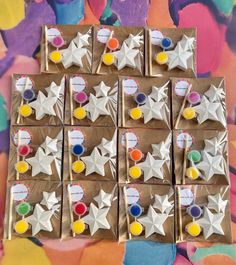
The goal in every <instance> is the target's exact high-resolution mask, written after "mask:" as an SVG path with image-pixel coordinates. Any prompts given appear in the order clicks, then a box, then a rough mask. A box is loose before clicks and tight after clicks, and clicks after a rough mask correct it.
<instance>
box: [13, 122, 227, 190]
mask: <svg viewBox="0 0 236 265" xmlns="http://www.w3.org/2000/svg"><path fill="white" fill-rule="evenodd" d="M63 143H64V145H63ZM227 143H228V139H227V131H217V130H185V131H182V130H174V131H173V140H172V132H170V131H169V130H154V129H143V128H139V129H138V128H136V129H124V128H123V129H121V128H120V129H119V130H117V129H115V128H113V127H109V128H107V127H82V126H81V127H75V126H66V127H64V139H63V129H62V128H61V127H37V126H32V127H19V126H12V128H11V143H10V156H9V171H8V172H9V173H8V180H40V179H41V180H62V179H64V180H110V181H117V179H118V181H119V182H120V183H149V184H172V182H173V183H174V182H176V183H177V184H185V183H186V184H219V185H227V184H229V173H228V150H227ZM172 150H173V154H172ZM172 162H173V165H174V170H172ZM62 168H63V172H62ZM173 172H174V174H173ZM173 175H175V178H176V179H175V180H174V179H172V177H173Z"/></svg>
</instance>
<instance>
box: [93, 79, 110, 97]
mask: <svg viewBox="0 0 236 265" xmlns="http://www.w3.org/2000/svg"><path fill="white" fill-rule="evenodd" d="M93 88H94V90H95V92H96V97H107V93H108V92H109V90H110V89H111V87H109V86H107V85H106V84H105V83H104V82H103V81H101V82H100V83H99V85H97V86H94V87H93Z"/></svg>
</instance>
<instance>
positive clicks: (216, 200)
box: [207, 193, 228, 213]
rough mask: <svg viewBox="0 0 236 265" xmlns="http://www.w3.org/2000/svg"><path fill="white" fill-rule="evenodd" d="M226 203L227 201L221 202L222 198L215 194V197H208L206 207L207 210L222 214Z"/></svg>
mask: <svg viewBox="0 0 236 265" xmlns="http://www.w3.org/2000/svg"><path fill="white" fill-rule="evenodd" d="M227 203H228V201H227V200H225V201H224V200H222V197H221V195H220V193H217V194H215V195H208V204H207V207H208V208H209V209H213V210H215V211H216V212H218V213H220V212H222V213H224V212H225V207H226V205H227Z"/></svg>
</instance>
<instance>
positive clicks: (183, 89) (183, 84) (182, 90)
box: [174, 80, 190, 97]
mask: <svg viewBox="0 0 236 265" xmlns="http://www.w3.org/2000/svg"><path fill="white" fill-rule="evenodd" d="M189 85H190V84H189V83H188V82H187V81H183V80H181V81H178V82H177V83H176V84H175V88H174V89H175V94H176V95H177V96H180V97H184V96H185V95H186V93H187V89H188V87H189Z"/></svg>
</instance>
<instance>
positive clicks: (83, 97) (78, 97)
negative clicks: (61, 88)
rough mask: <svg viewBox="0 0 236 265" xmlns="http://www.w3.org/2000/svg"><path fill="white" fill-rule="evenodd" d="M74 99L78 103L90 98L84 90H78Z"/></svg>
mask: <svg viewBox="0 0 236 265" xmlns="http://www.w3.org/2000/svg"><path fill="white" fill-rule="evenodd" d="M74 100H75V101H76V102H77V103H81V104H82V103H85V102H86V101H87V100H88V96H87V94H86V93H85V92H84V91H81V92H77V93H75V94H74Z"/></svg>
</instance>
